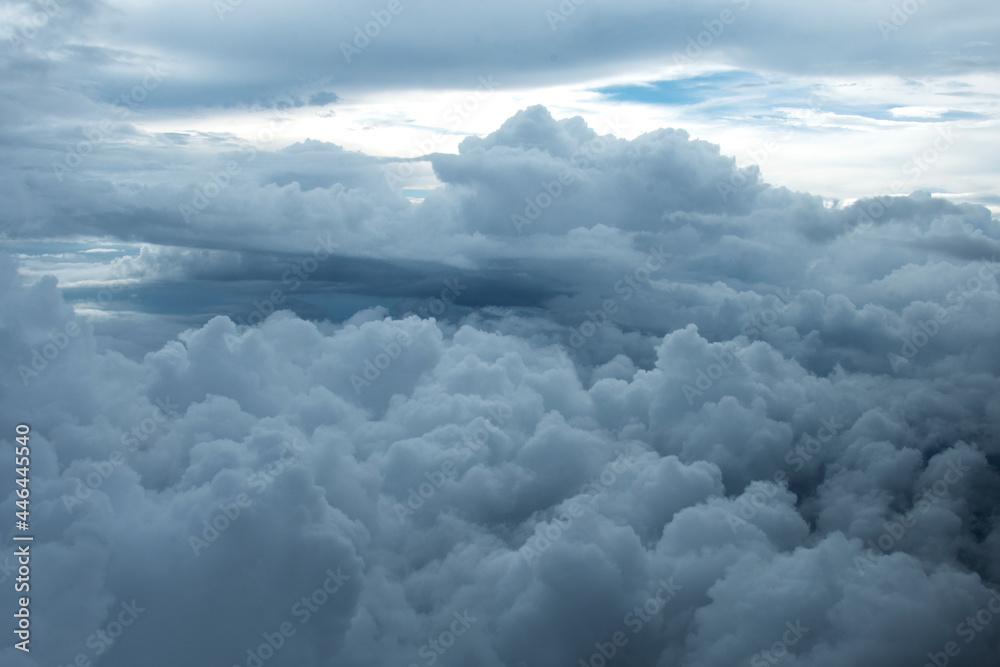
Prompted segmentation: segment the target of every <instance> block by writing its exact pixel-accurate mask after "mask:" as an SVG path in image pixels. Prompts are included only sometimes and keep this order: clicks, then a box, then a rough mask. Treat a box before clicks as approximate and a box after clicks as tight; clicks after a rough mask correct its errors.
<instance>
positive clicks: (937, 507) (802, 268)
mask: <svg viewBox="0 0 1000 667" xmlns="http://www.w3.org/2000/svg"><path fill="white" fill-rule="evenodd" d="M143 150H149V151H151V154H155V155H171V154H174V151H179V149H178V148H177V147H176V146H171V145H164V146H160V147H148V148H147V149H143ZM229 150H230V149H229V148H226V149H225V150H223V151H222V152H220V153H219V154H218V156H217V165H218V169H216V168H215V167H212V168H210V169H208V170H207V173H208V176H207V178H208V179H211V178H212V174H213V173H216V172H218V170H219V169H221V170H225V169H226V168H227V167H226V165H227V163H228V162H230V161H234V160H237V159H239V158H238V154H236V153H233V154H231V153H229V152H227V151H229ZM177 154H178V155H182V154H183V151H180V152H178V153H177ZM133 155H136V156H137V155H138V153H134V154H133ZM244 157H245V155H244ZM136 159H137V161H140V162H141V160H139V158H138V157H137V158H136ZM427 159H428V160H429V161H430V162H431V164H432V165H433V168H434V170H435V173H436V175H437V176H438V178H439V180H440V181H441V182H442V183H443V186H442V187H441V188H439V189H437V190H435V191H434V192H431V193H429V194H428V195H427V197H426V198H425V199H424V201H423V203H421V204H411V203H409V202H408V201H407V200H406V199H405V198H403V197H402V196H401V195H400V194H399V193H398V192H396V191H395V190H394V189H393V188H391V187H390V186H389V183H388V182H387V178H386V175H387V174H389V175H390V176H391V174H393V173H396V172H395V171H394V170H397V169H399V168H400V166H401V164H404V163H386V162H380V161H378V160H376V159H374V158H370V157H369V156H365V155H363V154H359V153H351V152H346V151H342V150H340V149H339V148H337V147H334V146H331V145H327V144H321V143H318V142H310V143H307V144H300V145H296V146H293V147H291V148H287V149H284V150H278V151H269V150H259V151H257V154H256V155H255V158H254V160H253V161H252V162H244V163H240V165H239V166H240V172H239V174H230V175H231V176H232V179H231V183H230V184H229V185H227V186H226V187H221V186H219V187H218V192H217V194H216V196H214V197H213V198H212V201H211V205H210V206H206V207H204V210H201V211H199V213H198V214H197V215H194V216H191V218H190V220H187V221H184V222H183V223H182V222H181V221H182V219H183V213H182V211H181V209H180V208H179V207H180V205H181V204H185V203H187V202H189V201H190V200H191V198H192V197H194V194H195V192H194V189H195V188H197V187H199V184H201V183H202V181H199V178H200V176H199V174H200V172H193V171H192V170H191V169H189V168H184V167H181V166H177V167H176V172H174V173H170V174H159V175H158V174H156V173H153V172H154V171H155V170H152V169H150V170H149V171H147V172H143V171H141V169H140V170H139V171H137V172H136V175H135V179H136V181H135V183H134V184H132V185H128V186H126V185H123V184H121V183H116V182H113V179H110V180H107V181H102V179H101V177H100V176H94V175H91V176H88V177H87V178H88V182H87V183H86V184H85V183H83V182H82V176H76V175H71V176H68V177H67V178H66V186H65V187H66V189H65V190H64V192H65V193H66V197H67V199H63V200H59V201H53V202H52V203H51V204H49V206H50V207H52V208H51V209H50V210H49V211H48V212H42V213H39V215H38V216H36V217H34V218H32V221H33V222H32V223H31V224H30V225H29V224H24V225H23V226H22V227H20V228H16V229H14V230H12V231H10V232H9V234H10V235H11V237H12V238H19V239H21V240H22V241H24V242H28V240H30V239H39V238H51V237H52V236H57V235H59V234H62V233H64V232H65V231H66V228H65V227H62V225H64V224H66V222H65V221H66V219H67V218H66V215H65V214H66V213H67V212H68V211H69V210H70V209H71V208H72V207H76V208H75V209H74V210H78V211H85V212H86V213H87V215H86V216H85V217H84V218H82V219H83V220H85V224H86V225H87V230H86V233H87V234H94V235H101V236H102V237H104V238H108V239H112V240H118V241H129V242H132V241H135V242H138V243H143V244H145V247H144V248H143V250H142V252H141V253H139V254H137V255H131V256H121V257H119V258H118V259H115V260H114V261H113V262H111V263H110V264H108V265H106V266H104V267H103V268H105V269H108V270H109V271H111V274H112V275H111V277H113V278H115V279H121V280H125V282H124V283H121V285H125V287H121V291H119V292H114V293H113V294H112V293H111V292H110V291H109V292H108V293H109V295H111V297H113V298H111V299H110V301H111V303H112V304H114V305H117V304H123V303H128V304H132V303H133V300H132V297H131V296H130V293H134V294H135V295H137V296H136V299H135V301H137V302H138V301H141V300H142V295H143V294H146V293H147V292H144V291H143V290H147V289H151V288H152V287H156V288H158V289H161V290H162V289H165V288H164V286H172V289H175V290H177V293H178V294H180V300H182V301H183V299H184V298H188V299H190V300H192V302H194V301H196V300H197V299H198V298H200V297H199V296H198V295H199V294H201V293H202V292H204V291H211V290H223V289H232V290H233V291H234V293H235V294H236V295H237V296H236V297H233V298H234V299H235V300H236V301H239V302H241V303H244V304H245V305H246V310H249V309H250V308H251V307H252V308H254V312H256V313H257V317H256V318H251V319H250V320H249V321H248V322H247V323H246V324H249V325H252V326H246V325H245V324H244V323H243V322H234V321H233V319H230V318H229V317H226V316H218V317H212V318H207V317H204V318H202V320H201V321H199V322H198V323H197V325H196V326H191V327H189V328H186V330H185V331H184V332H183V333H181V334H180V335H177V336H173V335H171V336H168V337H167V338H169V340H167V341H166V342H162V341H160V342H158V343H156V344H150V345H147V347H146V348H145V349H138V351H137V348H136V347H135V345H133V346H132V347H128V348H123V347H121V346H117V345H116V344H114V342H113V341H109V338H111V337H113V336H111V334H110V333H109V332H113V329H110V328H109V326H110V325H109V324H108V323H107V319H106V316H107V314H106V313H105V315H103V316H90V317H88V316H85V315H84V314H82V312H77V310H75V309H74V308H73V307H72V305H71V304H70V303H67V301H66V297H65V296H64V294H63V293H61V288H60V285H59V284H57V282H56V281H55V280H53V279H52V278H42V279H40V280H38V281H34V282H33V281H31V280H27V279H26V278H25V277H24V275H22V274H23V273H24V271H25V270H26V269H27V268H30V267H29V263H30V262H31V261H33V260H32V259H31V257H30V256H25V257H22V258H20V259H17V258H12V257H9V256H6V255H5V256H3V257H2V259H0V276H2V282H3V287H2V290H0V300H2V302H3V303H2V308H0V312H2V313H3V315H2V320H0V337H2V340H3V342H4V345H3V348H2V349H3V352H2V353H0V354H2V357H3V361H4V367H5V369H6V372H5V373H4V374H3V376H2V377H0V390H2V392H3V393H2V396H3V403H4V414H3V418H2V420H0V421H2V423H0V428H2V433H3V444H2V446H0V452H2V453H0V455H2V456H3V457H5V458H7V459H8V460H9V459H10V458H12V457H13V455H14V447H15V442H14V440H13V435H12V434H14V432H15V430H14V427H15V424H17V423H27V424H30V425H31V428H32V439H31V443H32V478H31V494H32V495H31V498H32V504H31V509H32V524H33V530H34V533H35V535H36V541H35V543H34V544H33V545H32V550H33V555H34V558H33V561H32V571H33V574H32V581H31V587H32V588H31V593H32V605H33V606H32V614H33V629H34V633H35V634H34V635H33V637H34V641H33V645H32V647H33V650H32V652H31V653H30V654H24V653H22V652H20V651H17V650H16V649H13V648H5V649H3V653H2V660H3V662H4V664H10V665H24V666H32V667H42V666H48V665H68V664H85V662H86V661H92V662H93V663H94V664H101V665H135V664H146V665H175V664H178V663H184V664H206V665H207V664H219V665H245V666H246V667H255V666H256V667H261V666H262V665H268V666H270V665H296V666H311V665H316V666H319V665H333V664H337V665H341V664H347V665H368V664H378V665H382V664H384V665H432V664H439V665H468V664H477V665H495V666H500V665H579V664H584V665H594V666H597V665H603V664H622V665H662V666H664V667H666V666H667V665H692V666H694V665H698V666H701V665H705V666H715V665H738V664H750V665H754V666H756V665H770V664H789V665H792V664H798V665H820V666H822V665H843V664H880V665H894V666H895V665H900V666H904V665H922V664H944V663H943V662H942V661H944V660H947V661H948V663H947V664H953V665H986V664H992V662H993V661H995V658H996V656H997V655H998V653H1000V633H998V628H1000V625H998V621H997V620H996V618H997V613H998V612H1000V593H997V592H996V591H997V589H998V587H1000V568H998V565H997V563H998V562H1000V561H998V556H1000V518H998V505H997V500H996V499H997V497H998V495H997V494H998V491H1000V477H998V471H997V462H998V456H1000V433H998V425H1000V379H998V378H1000V357H998V356H997V355H996V353H995V340H996V334H997V331H998V330H1000V310H998V308H997V305H998V301H1000V298H998V292H997V287H998V286H997V278H996V272H997V265H996V261H995V257H994V254H995V252H996V250H997V248H998V246H1000V233H998V230H997V228H996V222H995V220H993V219H992V218H991V217H990V215H989V213H988V211H986V209H984V208H982V207H977V206H971V205H960V204H955V203H952V202H949V201H947V200H944V199H940V198H936V197H930V196H928V195H926V194H924V193H919V192H918V193H913V194H907V195H905V196H898V197H885V198H880V199H868V200H860V201H858V202H856V203H853V204H851V205H849V206H843V205H830V204H829V202H824V201H823V200H822V199H821V198H820V197H817V196H813V195H809V194H805V193H796V192H791V191H788V190H785V189H782V188H778V187H773V186H771V185H768V184H766V183H764V182H763V181H762V180H761V178H760V176H759V173H758V172H757V171H756V170H755V169H742V170H741V169H737V168H736V166H735V163H734V161H733V160H732V159H731V158H728V157H726V156H724V155H722V154H720V151H719V149H718V147H716V146H714V145H711V144H708V143H706V142H701V141H694V140H691V139H690V138H689V137H688V135H687V134H686V133H684V132H683V131H680V130H659V131H656V132H652V133H648V134H645V135H642V136H639V137H637V138H635V139H633V140H631V141H626V140H624V139H620V138H616V137H614V136H612V135H608V134H601V133H599V132H597V131H595V130H593V129H592V128H589V127H588V126H587V125H586V124H585V123H584V122H583V121H582V120H581V119H579V118H574V119H566V120H558V121H557V120H555V119H553V118H552V116H551V115H550V114H549V113H548V111H547V110H546V109H544V108H542V107H531V108H529V109H526V110H524V111H522V112H521V113H519V114H517V115H516V116H514V117H513V118H511V119H509V120H508V121H507V122H506V123H504V124H503V125H502V127H500V128H499V129H498V130H497V131H496V132H494V133H492V134H490V135H488V136H485V137H482V138H470V139H467V140H465V141H464V142H463V143H462V145H461V149H460V151H459V153H458V154H456V155H444V154H433V155H429V156H427ZM178 164H179V163H178ZM140 166H141V165H140ZM80 173H82V172H80ZM88 173H89V172H88ZM237 176H239V178H237ZM74 179H80V180H74ZM220 180H221V177H220ZM391 180H392V179H391V178H389V179H388V181H391ZM37 184H38V187H39V189H40V190H39V191H42V190H43V189H44V187H46V186H45V185H44V183H43V181H42V180H38V181H37ZM217 185H218V184H217ZM202 191H203V192H204V187H202ZM37 201H39V202H40V201H42V200H41V199H38V200H37ZM67 201H69V202H71V203H69V204H67V203H66V202H67ZM98 204H100V206H101V207H102V208H101V209H99V208H98ZM33 205H34V204H33ZM88 206H89V207H91V208H89V209H88ZM57 207H64V208H65V210H56V208H57ZM140 218H141V219H143V220H146V221H148V224H144V225H138V226H133V225H132V223H133V222H134V221H136V220H139V219H140ZM276 221H280V222H281V224H280V225H277V224H276ZM57 259H58V258H57ZM63 259H66V261H68V259H67V258H63ZM19 267H20V268H21V272H19ZM112 270H113V271H112ZM108 279H109V275H108V274H101V275H97V274H95V275H93V276H90V277H89V278H86V279H83V278H81V280H80V283H81V285H89V286H90V288H93V289H97V288H96V287H94V285H97V286H101V285H105V286H106V287H104V289H108V290H110V288H111V286H115V285H119V283H115V282H114V281H112V282H108ZM296 281H298V282H296ZM79 289H82V287H79ZM159 294H161V295H162V294H163V292H159ZM331 294H332V295H335V296H336V297H337V298H341V299H348V298H349V297H353V296H358V295H364V296H367V297H378V298H379V299H381V300H383V301H384V302H385V303H384V305H377V306H374V307H362V308H355V309H354V310H355V311H356V312H353V314H351V315H350V316H349V317H334V316H331V315H330V314H329V313H327V312H324V310H323V308H324V306H323V305H322V304H324V303H326V302H323V301H321V300H319V299H320V297H322V296H329V295H331ZM161 298H162V297H161ZM310 299H312V301H309V300H310ZM96 302H97V303H98V304H100V303H101V299H100V297H96ZM307 302H308V303H311V304H312V308H313V310H312V312H311V315H313V316H306V315H305V314H303V313H302V312H301V311H302V310H304V309H303V308H302V306H303V304H306V303H307ZM251 304H252V306H251ZM131 307H133V306H130V308H131ZM288 308H291V309H288ZM92 310H93V309H92ZM92 310H91V311H88V312H92ZM128 310H129V308H124V307H123V311H128ZM168 310H169V309H168V308H167V307H166V305H165V304H162V303H161V304H159V307H153V308H148V309H146V310H145V311H142V309H140V308H138V307H135V310H134V311H130V312H133V314H134V313H135V312H140V311H142V314H143V316H144V317H148V318H149V322H150V326H151V327H154V328H155V327H157V326H165V325H163V324H162V320H166V319H169V317H170V316H171V313H172V312H173V311H171V312H168ZM196 310H197V309H196V308H194V307H191V308H189V309H188V312H187V314H188V315H191V314H192V311H196ZM81 311H83V309H81ZM293 311H295V312H293ZM296 312H299V314H296ZM165 313H166V314H165ZM195 314H197V313H195ZM98 315H100V313H98ZM206 320H207V321H206ZM120 349H121V350H126V351H128V352H129V353H128V354H123V353H122V352H121V351H119V350H120ZM13 491H14V485H13V483H12V479H9V478H8V479H4V480H2V481H0V495H2V497H3V498H4V499H5V500H4V502H3V503H2V508H3V511H4V512H5V513H7V515H8V516H11V515H13V512H14V511H15V505H14V503H15V500H16V495H15V494H14V493H13ZM9 544H10V542H9V541H8V542H7V543H6V544H5V546H4V547H2V549H0V563H3V564H4V569H3V572H4V576H5V577H6V580H7V582H6V583H5V584H4V585H7V583H10V581H11V580H13V578H14V577H15V572H16V568H15V567H14V565H15V563H16V558H15V557H14V554H13V547H10V546H7V545H9ZM13 610H14V607H13V602H12V600H11V599H10V598H9V597H5V598H4V602H3V613H5V614H11V613H13ZM8 618H10V616H9V615H8ZM80 656H82V657H80Z"/></svg>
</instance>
